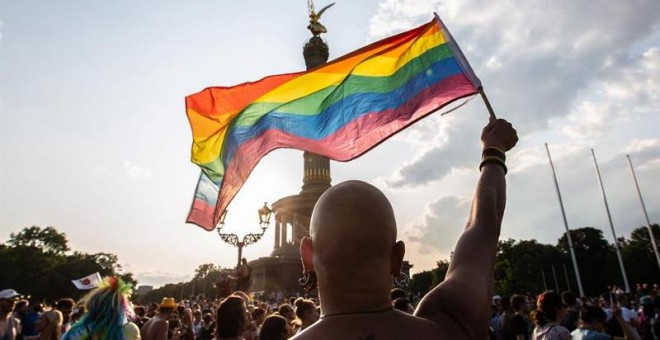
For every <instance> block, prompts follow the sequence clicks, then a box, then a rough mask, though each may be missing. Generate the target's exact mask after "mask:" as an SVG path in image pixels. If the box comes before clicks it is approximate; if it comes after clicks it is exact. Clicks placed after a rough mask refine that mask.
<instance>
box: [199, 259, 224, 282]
mask: <svg viewBox="0 0 660 340" xmlns="http://www.w3.org/2000/svg"><path fill="white" fill-rule="evenodd" d="M219 270H220V268H218V267H216V266H215V265H214V264H213V263H205V264H200V265H199V267H197V269H195V277H194V278H195V280H200V279H203V278H205V277H206V276H208V275H209V274H210V273H212V272H214V271H219Z"/></svg>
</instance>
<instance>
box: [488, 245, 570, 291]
mask: <svg viewBox="0 0 660 340" xmlns="http://www.w3.org/2000/svg"><path fill="white" fill-rule="evenodd" d="M567 261H569V260H568V259H567V257H566V256H565V255H564V254H562V252H561V251H560V250H559V249H557V248H556V247H553V246H551V245H547V244H540V243H538V242H537V241H536V240H521V241H518V242H516V241H514V240H512V239H508V240H501V241H499V243H498V244H497V257H496V259H495V291H496V292H497V293H498V294H500V295H504V296H511V295H513V294H515V293H519V294H526V293H535V292H539V291H541V290H543V278H542V274H541V271H542V270H544V271H547V272H548V273H549V272H550V270H551V268H552V266H555V268H561V266H562V264H563V263H566V262H567ZM548 273H546V279H549V278H550V277H549V276H548ZM547 283H548V284H549V283H550V281H549V280H548V281H547Z"/></svg>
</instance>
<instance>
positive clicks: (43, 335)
mask: <svg viewBox="0 0 660 340" xmlns="http://www.w3.org/2000/svg"><path fill="white" fill-rule="evenodd" d="M63 320H64V317H63V316H62V313H61V312H60V311H59V310H57V309H52V310H49V311H46V312H43V313H41V316H39V320H38V321H37V332H38V334H37V335H33V336H28V337H24V338H23V339H24V340H59V339H60V337H61V336H62V322H63Z"/></svg>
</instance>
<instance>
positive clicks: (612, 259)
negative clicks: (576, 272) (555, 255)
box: [557, 227, 623, 296]
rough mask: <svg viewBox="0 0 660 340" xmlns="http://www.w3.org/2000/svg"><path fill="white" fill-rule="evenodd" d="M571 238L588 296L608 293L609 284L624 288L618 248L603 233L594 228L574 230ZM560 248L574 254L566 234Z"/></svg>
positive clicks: (561, 240)
mask: <svg viewBox="0 0 660 340" xmlns="http://www.w3.org/2000/svg"><path fill="white" fill-rule="evenodd" d="M571 239H572V240H573V248H574V249H575V257H576V258H577V262H578V266H579V268H580V275H581V276H582V286H583V287H584V293H585V294H586V295H587V296H595V295H598V294H601V293H604V292H606V291H607V286H608V285H613V284H614V285H618V286H619V287H623V277H622V276H621V270H620V268H619V265H618V263H617V259H616V252H615V251H614V246H613V245H611V244H609V243H608V242H607V240H605V238H604V237H603V231H602V230H600V229H596V228H592V227H584V228H578V229H573V230H571ZM557 248H559V249H561V250H562V251H563V252H564V253H565V254H570V249H569V245H568V239H567V237H566V233H564V234H563V235H562V237H561V238H560V239H559V241H558V242H557Z"/></svg>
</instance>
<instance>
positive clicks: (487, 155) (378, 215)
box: [295, 119, 518, 340]
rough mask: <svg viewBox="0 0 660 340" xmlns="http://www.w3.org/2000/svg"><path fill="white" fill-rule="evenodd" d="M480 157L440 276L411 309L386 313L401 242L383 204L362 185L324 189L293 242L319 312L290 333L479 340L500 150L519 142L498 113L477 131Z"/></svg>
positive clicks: (484, 321)
mask: <svg viewBox="0 0 660 340" xmlns="http://www.w3.org/2000/svg"><path fill="white" fill-rule="evenodd" d="M481 141H482V145H483V147H484V154H483V155H484V158H483V159H484V160H485V161H484V162H482V164H481V166H480V168H481V176H480V178H479V182H478V184H477V188H476V190H475V194H474V197H473V201H472V209H471V212H470V216H469V217H468V222H467V225H466V227H465V231H464V232H463V235H462V236H461V237H460V239H459V240H458V243H457V245H456V248H455V250H454V255H453V257H452V261H451V264H450V266H449V270H448V271H447V275H446V278H445V281H444V282H443V283H441V284H440V285H438V286H437V287H435V288H433V290H431V291H430V292H429V293H428V294H427V295H426V296H425V297H424V298H423V299H422V301H421V302H420V303H419V305H418V307H417V310H416V311H415V314H414V315H410V314H406V313H404V312H401V311H398V310H394V309H393V308H392V304H391V302H390V290H391V289H392V276H393V275H398V274H399V273H400V271H401V265H402V261H403V256H404V253H405V246H404V243H403V242H402V241H398V242H397V241H396V233H397V231H396V222H395V218H394V212H393V211H392V206H391V205H390V203H389V201H388V200H387V198H386V197H385V195H383V193H382V192H380V191H379V190H378V189H376V188H375V187H373V186H371V185H369V184H367V183H364V182H360V181H348V182H344V183H340V184H338V185H336V186H334V187H332V188H330V189H329V190H327V191H326V192H325V193H324V194H323V195H322V196H321V198H319V201H318V202H317V204H316V206H315V207H314V212H313V214H312V220H311V227H310V236H311V238H305V239H303V240H302V243H301V245H300V254H301V257H302V262H303V270H304V271H305V272H313V273H315V274H316V277H317V279H318V289H319V296H320V300H321V318H320V319H319V321H318V322H316V323H315V324H314V325H312V326H310V327H308V328H307V329H306V330H305V331H304V332H302V333H300V334H298V335H297V336H296V337H295V339H299V340H300V339H356V340H357V339H364V340H375V339H378V340H380V339H486V337H487V334H488V326H489V321H490V319H489V315H490V299H491V297H492V296H493V281H494V279H493V277H494V261H495V253H496V248H497V239H498V237H499V233H500V225H501V222H502V216H503V214H504V206H505V201H506V180H505V177H504V176H505V174H506V167H505V166H504V152H506V151H508V150H510V149H511V148H512V147H514V146H515V144H516V143H517V141H518V137H517V135H516V130H515V129H513V127H512V126H511V124H509V123H508V122H507V121H505V120H502V119H497V120H491V121H490V122H489V124H488V125H486V127H484V129H483V131H482V135H481Z"/></svg>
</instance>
